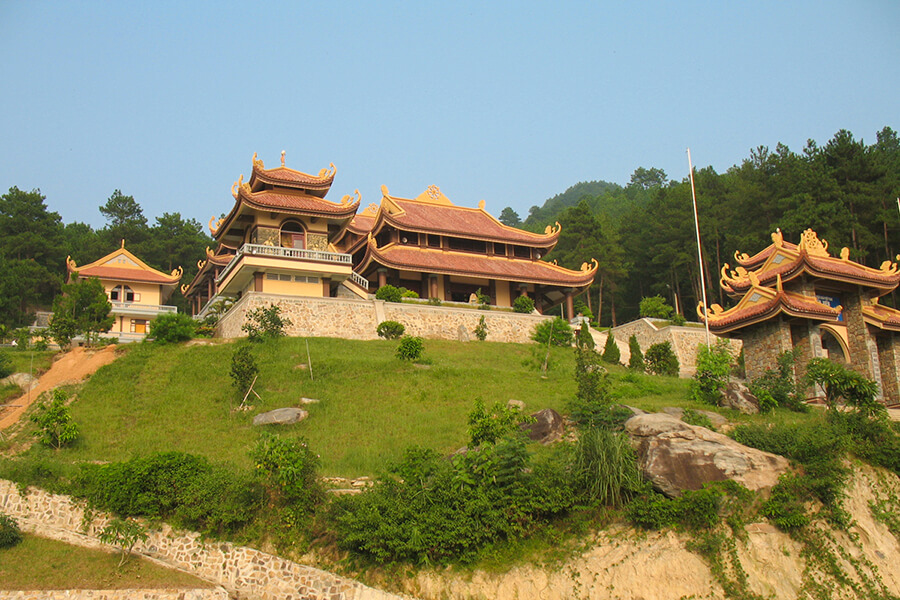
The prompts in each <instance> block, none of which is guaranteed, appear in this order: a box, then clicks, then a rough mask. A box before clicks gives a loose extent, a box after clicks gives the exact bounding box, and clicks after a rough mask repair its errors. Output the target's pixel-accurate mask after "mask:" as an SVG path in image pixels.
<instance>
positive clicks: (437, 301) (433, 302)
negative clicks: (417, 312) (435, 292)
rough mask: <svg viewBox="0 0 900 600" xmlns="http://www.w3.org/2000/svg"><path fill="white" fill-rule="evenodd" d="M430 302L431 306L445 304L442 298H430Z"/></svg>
mask: <svg viewBox="0 0 900 600" xmlns="http://www.w3.org/2000/svg"><path fill="white" fill-rule="evenodd" d="M428 304H430V305H431V306H440V305H441V304H443V302H441V299H440V298H429V299H428Z"/></svg>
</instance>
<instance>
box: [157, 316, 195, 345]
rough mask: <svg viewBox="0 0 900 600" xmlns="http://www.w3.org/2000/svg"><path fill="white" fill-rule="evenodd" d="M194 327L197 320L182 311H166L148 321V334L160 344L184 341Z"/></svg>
mask: <svg viewBox="0 0 900 600" xmlns="http://www.w3.org/2000/svg"><path fill="white" fill-rule="evenodd" d="M196 329H197V321H195V320H194V319H193V318H192V317H191V316H190V315H186V314H184V313H166V314H163V315H159V316H158V317H156V318H155V319H153V320H152V321H150V335H151V336H152V337H153V338H154V339H155V340H156V341H157V342H159V343H161V344H171V343H175V342H186V341H187V340H189V339H191V338H192V337H194V333H195V331H196Z"/></svg>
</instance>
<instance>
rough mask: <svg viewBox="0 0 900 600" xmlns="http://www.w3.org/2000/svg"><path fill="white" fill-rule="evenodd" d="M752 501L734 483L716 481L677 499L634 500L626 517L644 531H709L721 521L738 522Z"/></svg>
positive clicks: (647, 497) (648, 496) (657, 496)
mask: <svg viewBox="0 0 900 600" xmlns="http://www.w3.org/2000/svg"><path fill="white" fill-rule="evenodd" d="M752 497H753V495H752V494H751V493H750V492H749V491H748V490H747V488H745V487H743V486H742V485H740V484H739V483H737V482H735V481H716V482H713V483H707V484H706V485H704V486H703V488H702V489H699V490H687V491H685V492H684V494H683V495H682V496H681V497H680V498H673V499H668V498H666V497H665V496H662V495H661V494H656V493H650V494H646V495H644V496H638V497H637V498H635V499H634V500H633V501H632V502H631V503H630V504H629V505H628V507H627V514H628V519H629V520H630V521H631V522H632V523H634V524H635V525H637V526H639V527H643V528H644V529H663V528H665V527H671V526H674V525H680V526H682V527H684V528H686V529H690V530H694V531H700V530H710V529H713V528H714V527H716V526H717V525H718V524H719V523H720V522H721V520H722V518H723V517H732V516H737V517H739V518H740V517H741V514H742V513H743V512H744V511H745V510H746V506H747V505H748V503H749V502H750V500H751V499H752Z"/></svg>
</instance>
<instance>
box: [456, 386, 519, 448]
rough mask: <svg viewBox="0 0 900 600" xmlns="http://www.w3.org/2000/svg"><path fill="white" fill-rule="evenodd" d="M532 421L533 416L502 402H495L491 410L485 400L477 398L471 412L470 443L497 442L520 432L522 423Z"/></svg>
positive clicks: (474, 445)
mask: <svg viewBox="0 0 900 600" xmlns="http://www.w3.org/2000/svg"><path fill="white" fill-rule="evenodd" d="M532 422H534V419H533V418H531V417H529V416H527V415H523V414H522V413H521V412H520V411H519V410H518V409H517V408H513V407H511V406H507V405H505V404H503V403H502V402H495V403H494V405H493V406H491V409H490V411H489V410H487V409H486V408H485V406H484V401H483V400H482V399H481V398H477V399H476V400H475V408H473V409H472V412H470V413H469V445H470V446H471V447H476V446H480V445H482V444H495V443H497V441H498V440H500V438H502V437H504V436H508V435H513V434H516V433H519V432H520V431H521V430H520V427H519V426H520V425H522V424H524V423H532Z"/></svg>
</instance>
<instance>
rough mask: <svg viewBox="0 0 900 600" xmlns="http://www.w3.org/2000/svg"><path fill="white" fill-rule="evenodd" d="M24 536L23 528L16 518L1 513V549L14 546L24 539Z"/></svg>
mask: <svg viewBox="0 0 900 600" xmlns="http://www.w3.org/2000/svg"><path fill="white" fill-rule="evenodd" d="M22 537H23V536H22V530H21V529H19V524H18V523H17V522H16V520H15V519H13V518H12V517H10V516H9V515H5V514H3V513H0V550H3V549H4V548H12V547H13V546H15V545H16V544H18V543H19V542H21V541H22Z"/></svg>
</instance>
